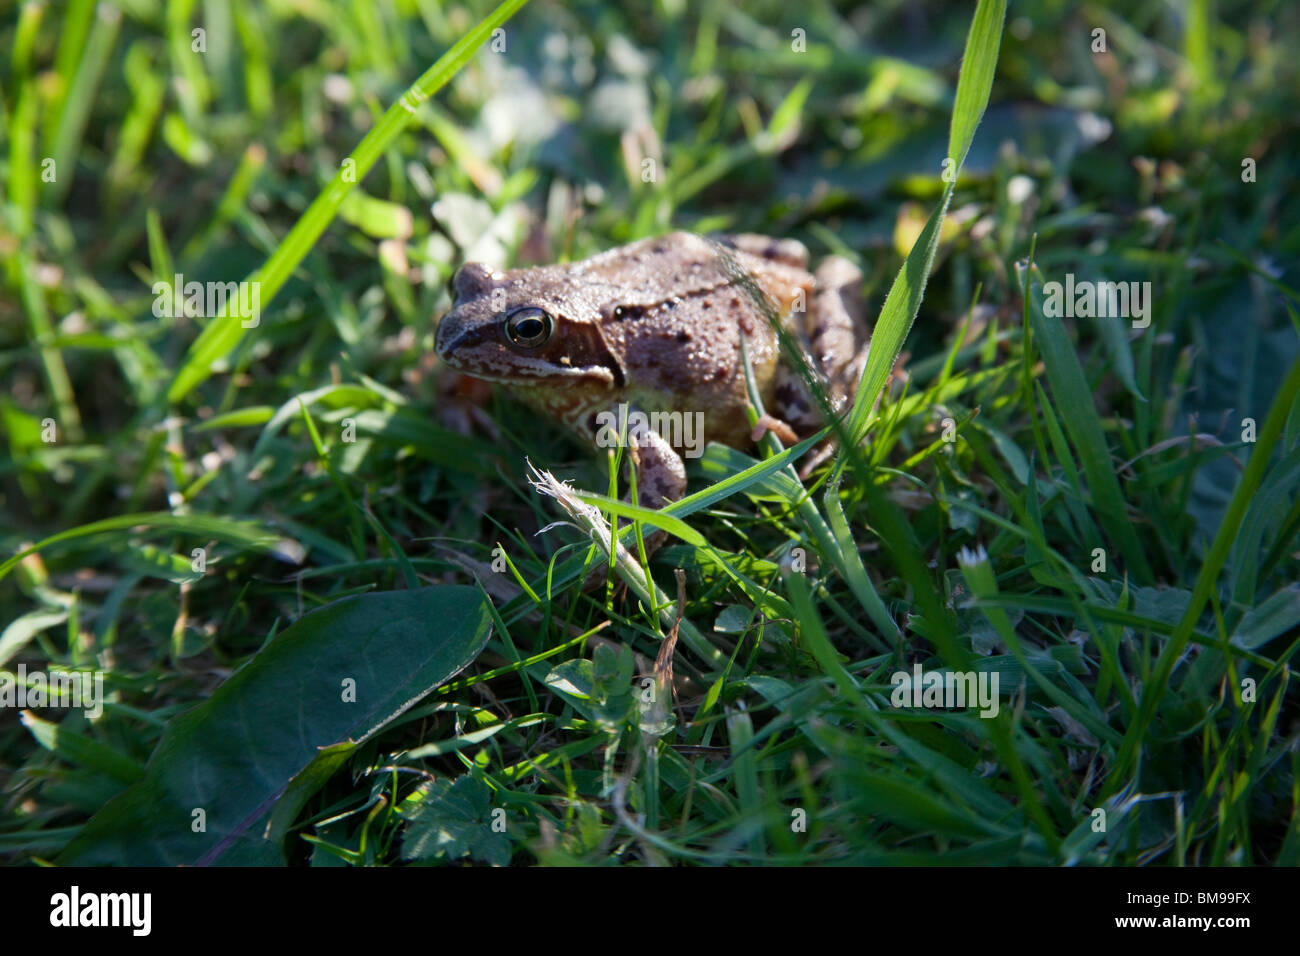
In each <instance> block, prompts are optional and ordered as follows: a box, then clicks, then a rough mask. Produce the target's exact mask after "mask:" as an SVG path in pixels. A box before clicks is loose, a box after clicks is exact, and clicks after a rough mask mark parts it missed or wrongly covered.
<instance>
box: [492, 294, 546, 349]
mask: <svg viewBox="0 0 1300 956" xmlns="http://www.w3.org/2000/svg"><path fill="white" fill-rule="evenodd" d="M501 328H502V330H503V331H504V332H505V336H506V339H507V340H508V341H509V342H510V344H511V345H517V346H519V348H521V349H536V348H541V347H542V346H543V345H545V344H546V343H547V341H548V340H549V339H550V337H551V333H552V332H554V331H555V320H554V319H553V318H551V314H550V313H549V312H547V311H546V310H545V309H539V308H537V307H536V306H534V305H527V306H524V307H523V308H521V309H515V310H514V311H513V312H507V313H506V317H505V319H504V320H503V322H502V325H501Z"/></svg>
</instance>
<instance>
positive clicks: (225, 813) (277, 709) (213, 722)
mask: <svg viewBox="0 0 1300 956" xmlns="http://www.w3.org/2000/svg"><path fill="white" fill-rule="evenodd" d="M490 629H491V616H490V613H489V608H488V606H487V603H486V601H485V599H484V598H483V596H482V594H481V592H480V591H478V590H477V589H476V588H470V587H431V588H422V589H420V590H418V591H389V592H382V593H374V594H364V595H358V596H356V597H350V598H345V599H344V600H342V601H336V602H335V603H333V604H329V605H327V606H325V607H323V608H320V609H318V610H316V611H313V612H311V613H310V614H307V615H306V616H305V617H303V618H302V619H301V620H299V621H298V622H297V623H295V624H293V625H292V626H291V627H289V628H287V629H286V630H284V631H283V632H281V633H280V634H278V635H276V637H275V638H273V639H272V640H271V641H270V643H268V644H267V645H266V647H264V648H263V649H262V650H261V651H260V652H258V654H257V655H256V656H255V657H254V658H253V659H252V660H250V661H249V662H248V663H247V664H245V665H244V667H242V668H241V669H240V670H239V671H237V672H236V673H235V674H234V676H232V677H231V678H230V679H229V680H227V681H226V682H225V684H223V685H222V686H221V687H219V688H218V689H217V691H216V693H214V694H213V695H212V697H210V698H209V699H208V700H206V701H205V702H203V703H202V704H199V705H198V706H197V707H195V708H194V709H192V710H190V711H188V712H186V713H184V714H182V715H181V716H179V717H177V718H175V719H174V720H172V721H171V723H170V724H169V725H168V727H167V730H166V731H165V732H164V734H163V738H162V740H161V742H160V743H159V744H158V747H157V749H156V750H155V751H154V753H153V756H152V757H151V758H150V760H149V763H148V765H147V767H146V769H145V776H144V779H143V780H141V781H140V782H139V783H137V784H136V785H135V786H133V787H131V788H130V789H129V790H127V791H126V792H125V793H123V794H121V795H120V796H118V797H117V798H116V799H114V800H113V801H111V802H110V803H109V804H108V805H106V806H105V807H104V809H103V810H101V811H100V812H99V813H97V814H96V815H95V816H94V817H93V818H92V819H91V820H90V822H89V823H88V824H86V827H85V829H84V830H83V831H82V832H81V833H80V834H79V835H78V836H77V838H76V839H75V840H73V841H72V843H71V844H69V846H68V847H67V849H66V850H65V851H64V852H63V854H62V855H61V856H60V857H59V862H60V863H63V864H77V865H93V864H107V863H113V864H118V865H136V866H164V865H177V864H188V865H206V864H211V863H217V862H230V861H231V860H232V859H233V860H237V861H239V862H248V861H251V860H258V861H267V860H274V859H276V858H278V856H279V848H278V846H275V845H274V844H272V843H271V842H270V841H268V840H267V839H266V838H265V837H264V830H265V826H266V819H267V817H268V815H269V814H270V813H271V811H272V809H273V807H274V806H275V804H276V802H277V801H278V800H279V799H280V797H281V796H282V795H284V794H285V792H286V790H287V789H288V788H289V786H290V782H291V781H292V780H293V779H294V778H295V777H297V776H298V775H299V774H301V773H302V772H303V770H304V769H306V768H308V767H310V766H311V765H312V762H313V761H314V760H316V759H317V756H318V754H319V753H320V752H321V750H322V748H328V747H334V746H336V745H338V744H341V743H342V744H346V743H347V742H349V741H350V742H353V743H357V742H360V741H362V740H365V739H366V738H367V737H369V736H371V735H372V734H374V733H375V732H377V731H378V730H379V729H380V728H382V727H383V726H384V725H385V724H387V723H388V722H389V721H391V720H392V719H393V718H394V717H396V716H397V715H399V714H401V713H402V712H403V711H404V710H406V709H407V708H408V707H410V706H411V705H412V704H413V703H415V702H416V701H417V700H418V699H419V698H420V697H422V696H423V695H425V694H426V693H428V692H429V691H430V690H432V689H433V688H435V687H437V686H438V685H439V684H441V683H443V682H444V681H446V680H447V679H448V678H450V677H452V676H454V675H456V674H458V673H459V672H460V671H461V670H463V669H464V668H465V667H466V666H467V665H468V664H469V663H470V662H471V661H473V660H474V658H475V657H477V656H478V654H479V652H480V651H481V650H482V649H483V647H484V645H485V644H486V643H487V639H488V634H489V631H490ZM351 688H354V694H352V695H351V696H353V697H354V699H349V696H350V695H349V690H350V689H351ZM298 799H301V795H299V797H298ZM198 810H202V811H203V814H202V815H201V817H202V818H203V820H204V823H205V829H203V830H201V831H196V829H195V826H196V825H197V824H196V821H197V820H198V819H200V815H199V814H197V813H196V811H198ZM283 826H284V821H283V820H282V821H280V826H279V828H278V829H282V828H283Z"/></svg>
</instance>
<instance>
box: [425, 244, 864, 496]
mask: <svg viewBox="0 0 1300 956" xmlns="http://www.w3.org/2000/svg"><path fill="white" fill-rule="evenodd" d="M809 259H810V257H809V253H808V250H807V248H806V247H805V246H804V245H803V244H802V243H801V242H799V241H798V240H794V239H779V238H773V237H770V236H764V235H759V234H755V233H739V234H732V235H715V236H702V235H697V234H694V233H690V232H674V233H670V234H667V235H663V236H658V237H652V238H647V239H642V240H639V241H636V242H632V243H630V244H628V245H624V246H620V247H617V248H614V249H610V250H608V251H606V252H602V253H599V254H597V255H594V256H592V257H591V258H588V259H584V260H581V261H578V262H571V263H566V264H556V265H546V266H537V267H532V268H515V269H506V270H502V271H498V270H494V269H492V268H490V267H488V266H487V265H484V264H482V263H477V262H468V263H465V264H464V265H462V266H461V267H460V268H459V269H458V270H456V272H455V273H454V275H453V277H452V283H451V291H452V294H453V302H452V306H451V309H450V311H448V312H447V313H446V315H444V316H443V317H442V319H441V321H440V322H439V323H438V327H437V331H436V334H435V337H434V349H435V351H436V353H437V355H438V357H439V359H440V360H441V361H442V362H443V363H444V364H445V365H446V366H447V367H449V368H451V369H454V370H456V371H458V372H461V373H465V374H467V375H469V376H472V377H474V378H478V379H483V380H486V381H490V382H496V383H500V384H504V385H505V386H507V387H508V388H509V389H511V390H512V391H513V392H514V393H515V394H517V395H518V396H519V397H520V398H521V399H523V401H524V402H525V403H527V404H528V405H530V406H531V407H533V408H534V409H536V410H537V411H538V412H539V413H540V414H541V415H542V416H543V417H544V418H546V419H548V420H553V421H557V422H559V423H561V424H562V425H564V426H565V427H566V428H567V429H569V430H570V431H571V432H573V433H575V434H576V435H578V436H579V437H580V439H581V440H583V441H584V442H585V443H588V444H595V445H596V446H597V447H600V446H602V445H607V444H608V443H607V441H602V440H601V439H602V438H605V439H607V438H608V436H609V434H610V431H611V429H610V423H611V421H617V422H618V423H619V426H620V428H621V427H622V425H623V423H626V432H625V433H626V437H627V445H628V450H629V452H630V457H631V459H632V463H633V465H634V467H635V469H636V479H637V481H636V487H637V498H638V503H639V504H641V505H642V506H644V507H647V508H653V509H658V508H661V507H663V506H664V505H665V504H667V503H669V502H671V501H675V500H678V499H680V498H681V497H683V495H684V494H685V491H686V487H687V477H686V465H685V461H684V455H683V452H684V451H686V450H685V449H683V448H681V447H680V443H681V437H682V436H681V435H680V434H675V433H670V434H669V435H667V436H665V435H663V434H661V433H660V432H661V431H664V430H665V429H660V430H656V429H655V428H653V427H650V426H651V424H653V422H654V419H653V413H663V412H676V413H680V414H681V415H683V416H687V415H696V416H701V415H702V421H703V437H704V438H705V439H706V440H708V441H716V442H720V443H722V444H724V445H728V446H730V447H732V448H735V449H737V450H741V451H746V450H749V449H751V448H752V447H753V446H754V444H755V442H757V441H758V440H760V439H761V437H762V435H763V434H764V433H765V432H767V431H770V432H772V433H773V434H774V435H776V436H777V437H779V438H780V439H782V440H783V441H784V442H786V443H787V444H788V443H791V442H793V441H796V440H798V439H800V438H803V437H806V436H808V435H810V434H812V433H814V432H816V431H817V430H818V429H820V428H821V427H822V426H823V425H824V424H825V412H826V411H827V409H826V408H824V407H823V406H822V405H820V404H819V403H817V402H815V401H814V400H813V397H812V395H811V393H810V391H809V389H808V387H807V385H806V382H805V379H804V378H803V376H801V375H800V374H799V371H798V369H797V367H796V364H795V363H794V362H793V361H791V359H790V356H789V351H788V350H782V348H781V343H780V338H781V336H779V335H778V332H777V329H776V328H774V325H775V326H778V327H780V328H781V329H782V330H784V331H785V332H788V333H790V335H789V337H788V341H790V342H792V343H794V344H795V346H796V347H797V348H798V349H799V350H800V351H801V352H802V354H803V357H804V361H805V362H806V367H809V368H812V369H813V370H814V371H815V373H816V374H818V375H820V376H821V377H822V380H823V385H824V387H825V392H824V394H825V397H826V400H827V404H829V406H830V408H829V411H830V412H831V413H839V412H841V411H842V410H843V409H844V407H845V406H846V404H847V403H848V401H849V400H850V399H851V396H852V395H853V394H854V392H855V390H856V386H857V383H858V381H859V380H860V379H861V376H862V370H863V368H864V367H865V361H866V355H867V350H868V348H869V345H870V341H869V336H868V335H867V334H866V328H865V321H864V317H863V302H862V298H861V295H860V291H861V287H862V273H861V271H860V270H859V269H858V267H857V266H856V265H854V264H853V263H852V262H850V261H849V260H848V259H846V258H844V257H842V256H838V255H832V256H828V257H827V258H825V259H824V260H823V261H822V262H821V263H820V264H819V265H818V266H817V268H816V270H815V271H811V272H810V271H809ZM742 345H743V348H742ZM746 361H747V362H748V363H749V366H750V367H751V368H752V370H753V381H754V384H755V385H756V387H757V390H758V393H759V395H760V397H761V399H762V404H763V408H764V414H763V416H761V417H760V418H759V420H758V423H757V425H754V424H752V423H751V421H750V414H749V408H750V405H751V403H750V399H749V391H748V386H747V382H746V369H745V363H746ZM637 411H640V412H641V413H642V414H640V415H637V414H634V413H635V412H637ZM661 420H662V419H661ZM697 420H698V419H697ZM674 437H677V438H678V441H679V447H674V445H673V443H672V439H673V438H674Z"/></svg>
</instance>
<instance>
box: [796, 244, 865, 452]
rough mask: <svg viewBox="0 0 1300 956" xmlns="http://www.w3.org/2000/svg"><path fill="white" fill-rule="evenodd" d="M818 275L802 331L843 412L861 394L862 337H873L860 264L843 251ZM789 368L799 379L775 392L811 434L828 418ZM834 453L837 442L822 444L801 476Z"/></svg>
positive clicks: (834, 406)
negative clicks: (856, 263)
mask: <svg viewBox="0 0 1300 956" xmlns="http://www.w3.org/2000/svg"><path fill="white" fill-rule="evenodd" d="M815 278H816V284H815V286H814V291H813V297H812V302H811V307H810V308H809V309H808V310H807V312H806V313H804V315H803V327H802V332H803V334H804V337H805V339H806V340H807V342H808V347H809V350H810V351H811V352H812V358H813V365H814V367H815V368H816V369H817V371H818V372H820V373H821V375H822V376H823V383H824V384H825V386H826V397H827V399H828V400H829V402H830V405H831V408H832V410H833V411H835V412H836V413H840V412H843V411H844V410H845V409H846V408H847V407H848V405H849V403H850V402H852V400H853V397H854V396H855V395H856V394H857V389H858V383H859V382H860V381H861V380H862V372H863V370H864V369H865V368H866V364H867V349H868V347H869V346H868V345H863V346H862V347H861V348H859V343H865V342H867V341H868V339H869V335H868V333H867V324H866V318H865V316H864V315H863V308H862V297H861V289H862V270H860V269H859V268H858V267H857V266H855V265H854V264H853V263H852V262H850V261H849V260H848V259H845V258H843V257H842V256H830V257H828V258H827V259H826V260H825V261H824V262H823V263H822V264H821V265H820V266H818V268H817V272H816V275H815ZM789 374H790V375H791V377H793V378H794V379H796V382H795V383H793V385H791V386H787V387H786V390H785V392H784V393H783V391H782V383H781V382H778V385H777V389H778V391H777V395H778V398H781V399H784V400H788V401H790V402H792V403H793V409H794V410H793V411H787V410H785V409H783V410H782V417H784V418H785V419H786V420H787V421H790V422H791V424H793V425H794V427H795V429H796V430H797V431H799V432H801V433H802V434H809V433H811V432H813V431H815V430H816V429H817V428H820V427H821V426H822V425H823V424H825V422H824V420H823V418H822V416H821V413H820V411H819V410H818V408H817V405H816V403H815V402H813V400H812V398H811V396H809V395H808V391H807V387H806V386H805V385H804V383H803V381H802V380H799V379H798V376H797V375H796V374H795V373H789ZM794 386H797V391H796V389H795V387H794ZM796 420H797V421H796ZM834 453H835V445H834V442H832V441H827V442H824V443H822V444H821V445H819V446H818V447H817V448H816V449H815V450H814V451H813V453H812V455H811V456H810V457H809V458H808V459H807V461H806V462H805V463H804V464H803V465H802V466H801V467H800V469H799V474H800V477H803V478H806V477H808V475H809V474H811V473H812V472H813V471H814V470H816V468H817V467H818V466H819V465H821V464H822V463H823V462H824V461H826V459H828V458H830V457H831V455H833V454H834Z"/></svg>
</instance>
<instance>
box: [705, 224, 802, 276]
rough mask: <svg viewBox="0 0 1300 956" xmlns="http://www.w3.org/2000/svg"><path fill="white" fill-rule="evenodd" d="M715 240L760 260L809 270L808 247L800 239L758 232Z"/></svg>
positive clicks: (740, 233)
mask: <svg viewBox="0 0 1300 956" xmlns="http://www.w3.org/2000/svg"><path fill="white" fill-rule="evenodd" d="M714 238H716V239H717V240H718V241H719V242H722V243H724V244H725V245H728V246H731V248H733V249H736V250H739V251H740V252H745V253H748V254H749V255H751V256H757V257H758V258H759V259H768V260H770V261H772V262H779V263H781V264H782V265H786V266H793V267H794V268H796V269H807V268H808V247H807V246H805V245H804V244H803V243H802V242H800V241H799V240H798V239H775V238H773V237H772V236H764V235H760V234H759V233H757V232H738V233H735V234H734V235H719V236H715V237H714Z"/></svg>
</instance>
